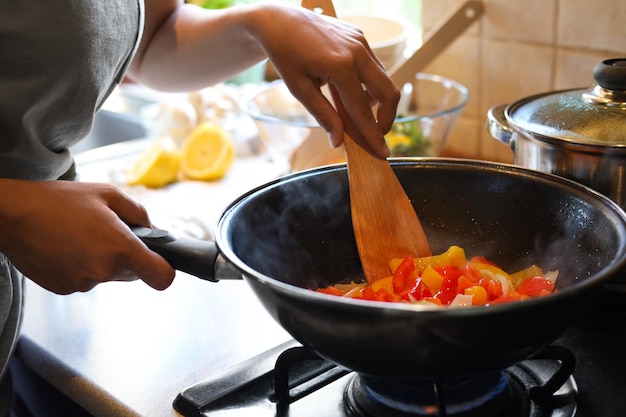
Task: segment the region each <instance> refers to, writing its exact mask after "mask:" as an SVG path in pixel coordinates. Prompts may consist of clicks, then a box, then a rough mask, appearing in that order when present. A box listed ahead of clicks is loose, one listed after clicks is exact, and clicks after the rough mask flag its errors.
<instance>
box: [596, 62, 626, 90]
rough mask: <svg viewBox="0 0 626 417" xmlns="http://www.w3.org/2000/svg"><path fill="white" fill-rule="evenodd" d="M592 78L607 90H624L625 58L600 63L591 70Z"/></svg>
mask: <svg viewBox="0 0 626 417" xmlns="http://www.w3.org/2000/svg"><path fill="white" fill-rule="evenodd" d="M593 78H594V79H595V80H596V82H597V83H598V85H600V87H602V88H605V89H607V90H626V58H615V59H607V60H605V61H602V62H600V63H599V64H597V65H596V66H595V67H594V68H593Z"/></svg>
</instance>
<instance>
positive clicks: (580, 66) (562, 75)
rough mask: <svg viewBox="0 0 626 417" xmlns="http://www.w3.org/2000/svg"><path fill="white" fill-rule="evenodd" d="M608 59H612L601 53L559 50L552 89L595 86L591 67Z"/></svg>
mask: <svg viewBox="0 0 626 417" xmlns="http://www.w3.org/2000/svg"><path fill="white" fill-rule="evenodd" d="M609 58H613V57H612V56H607V55H606V54H604V53H601V52H594V51H580V52H579V51H571V50H566V49H560V50H559V51H557V59H556V71H555V80H554V89H555V90H563V89H569V88H586V87H591V86H593V85H595V80H594V79H593V75H592V71H593V67H594V66H595V65H596V64H598V63H600V62H602V61H604V60H605V59H609Z"/></svg>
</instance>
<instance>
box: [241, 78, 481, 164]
mask: <svg viewBox="0 0 626 417" xmlns="http://www.w3.org/2000/svg"><path fill="white" fill-rule="evenodd" d="M402 93H403V96H402V100H401V102H400V105H399V106H398V117H397V119H396V121H395V123H394V125H393V128H392V130H391V132H389V133H388V134H387V135H386V136H385V139H386V140H387V143H388V145H389V147H390V148H391V151H392V155H391V156H392V157H406V156H438V155H440V154H441V151H442V149H443V147H444V145H445V143H446V140H447V139H448V137H449V135H450V132H451V131H452V129H453V127H454V126H455V124H456V122H457V120H458V118H459V116H460V115H461V113H462V111H463V109H464V108H465V106H466V104H467V101H468V99H469V92H468V90H467V88H466V87H465V86H463V85H462V84H460V83H458V82H457V81H454V80H452V79H449V78H446V77H442V76H439V75H431V74H423V73H418V74H416V75H415V80H414V82H413V83H407V85H405V86H404V88H403V89H402ZM245 108H246V111H247V113H248V115H249V116H250V117H251V118H252V120H253V121H254V124H255V125H256V127H257V130H258V132H259V136H260V137H261V140H262V141H263V144H264V145H265V147H266V149H267V152H268V154H269V155H270V157H271V158H272V159H273V160H274V162H276V163H277V164H279V165H282V166H284V170H285V172H290V171H299V170H301V169H307V168H312V167H316V166H321V165H326V164H330V163H336V162H341V161H344V160H345V158H344V154H343V149H331V148H330V146H329V144H328V138H327V136H326V133H325V132H324V130H323V129H322V128H321V127H320V126H319V124H318V123H317V121H316V120H315V119H314V118H313V116H311V115H310V114H309V112H308V111H307V110H306V108H305V107H304V106H303V105H302V104H301V103H300V102H299V101H298V100H296V99H295V97H293V96H292V95H291V93H290V92H289V90H288V88H287V86H286V85H285V84H284V82H283V81H282V80H276V81H273V82H271V83H268V84H267V85H266V86H265V87H263V88H262V89H261V90H259V91H257V92H256V93H255V94H254V95H252V96H251V97H250V98H249V99H247V100H246V103H245Z"/></svg>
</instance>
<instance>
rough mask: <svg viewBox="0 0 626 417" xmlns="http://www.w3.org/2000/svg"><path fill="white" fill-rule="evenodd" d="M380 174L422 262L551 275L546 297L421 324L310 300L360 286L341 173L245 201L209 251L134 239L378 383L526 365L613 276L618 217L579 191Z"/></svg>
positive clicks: (565, 183) (445, 171)
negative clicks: (248, 293) (453, 256)
mask: <svg viewBox="0 0 626 417" xmlns="http://www.w3.org/2000/svg"><path fill="white" fill-rule="evenodd" d="M392 165H393V167H394V170H395V172H396V174H397V175H398V178H399V179H400V182H401V183H402V184H403V186H404V187H405V189H406V191H407V194H408V195H409V197H410V198H411V200H412V201H413V203H414V205H415V209H416V210H417V212H418V216H419V218H420V219H421V221H422V224H423V227H424V229H425V231H426V235H427V236H428V238H429V243H430V246H431V248H432V250H433V253H439V252H443V251H444V250H446V249H447V248H448V247H449V246H450V245H459V246H461V247H463V248H464V249H465V251H466V255H467V256H468V258H469V257H471V256H474V255H483V256H486V257H487V258H488V259H490V260H492V261H493V262H496V263H497V264H499V265H501V266H502V267H504V269H505V270H508V271H511V272H513V271H516V270H519V269H522V268H524V267H527V266H529V265H531V264H533V263H536V264H538V265H539V266H541V267H542V268H543V269H544V270H546V271H547V270H552V269H558V270H559V271H560V274H559V278H558V281H557V288H558V293H557V294H554V295H550V296H547V297H544V298H540V299H536V300H530V301H524V302H516V303H510V304H505V305H497V306H491V307H475V308H457V309H452V308H450V309H438V310H435V311H432V310H431V311H424V310H420V309H419V308H416V307H415V306H411V305H404V304H391V303H378V302H368V301H360V300H350V299H342V298H339V297H334V296H330V295H324V294H319V293H316V292H314V291H310V290H309V289H310V288H317V287H320V286H326V285H328V284H334V283H337V282H347V281H350V280H354V279H360V277H361V269H360V263H359V259H358V255H357V251H356V247H355V242H354V236H353V233H352V226H351V220H350V210H349V194H348V181H347V173H346V167H345V165H337V166H330V167H324V168H318V169H314V170H310V171H304V172H300V173H296V174H293V175H290V176H287V177H284V178H281V179H278V180H276V181H273V182H270V183H268V184H266V185H264V186H262V187H259V188H257V189H255V190H253V191H251V192H249V193H247V194H245V195H243V196H242V197H240V198H239V199H238V200H236V201H235V202H233V203H232V204H231V205H230V207H229V208H228V209H227V210H226V211H225V212H224V213H223V215H222V217H221V219H220V221H219V224H218V227H217V232H216V242H215V243H214V242H202V241H191V243H192V245H191V246H188V243H190V242H189V241H187V240H179V239H174V238H172V237H171V236H170V235H166V236H163V237H161V238H156V239H153V238H151V237H150V236H146V233H145V232H146V230H143V231H141V230H139V231H137V233H138V234H140V235H142V234H143V235H144V241H145V242H147V244H148V245H149V246H151V247H152V248H153V249H154V250H156V251H158V252H160V253H162V254H163V255H164V256H165V257H166V258H167V259H168V260H169V261H170V262H171V263H172V264H173V265H174V266H175V267H176V268H177V269H181V270H184V271H187V272H190V273H192V274H194V275H198V276H201V277H203V278H205V279H214V280H217V279H221V278H225V277H226V278H227V277H233V276H235V277H241V276H242V275H243V277H244V278H245V279H246V281H247V282H248V283H249V284H250V285H251V287H252V288H253V290H254V291H255V293H256V294H257V296H258V297H259V299H260V300H261V302H262V303H263V305H264V306H265V307H266V308H267V310H268V311H269V312H270V313H271V314H272V316H273V317H274V318H275V319H276V320H277V321H278V322H279V323H280V324H281V325H282V326H283V327H284V328H285V329H286V330H287V331H288V332H289V333H290V334H291V335H292V336H293V337H294V338H295V339H297V340H298V341H299V342H301V343H302V344H304V345H305V346H308V347H309V348H312V349H313V350H315V351H317V352H318V353H319V354H321V355H322V356H324V357H326V358H327V359H330V360H331V361H334V362H336V363H338V364H340V365H343V366H345V367H347V368H349V369H353V370H356V371H358V372H360V373H364V374H371V375H378V376H389V377H411V378H415V377H445V376H453V375H464V374H470V373H474V372H481V371H486V370H495V369H500V368H505V367H507V366H510V365H511V364H513V363H515V362H517V361H519V360H522V359H525V358H527V357H529V356H530V355H532V354H533V353H535V352H537V351H538V350H540V349H541V348H542V347H544V346H545V345H547V344H549V343H550V342H552V341H553V340H554V339H556V338H557V337H558V336H559V334H560V333H561V332H562V331H564V330H565V329H566V328H567V327H568V326H569V325H570V324H571V323H572V322H573V321H574V320H575V319H576V317H577V313H579V312H580V311H582V310H583V308H582V307H583V303H584V302H585V300H586V298H587V296H588V295H589V293H590V292H591V289H592V288H593V287H596V286H598V284H600V283H601V282H603V281H605V280H607V279H609V278H610V277H611V276H612V275H613V274H615V273H616V272H617V271H619V270H620V269H621V268H623V267H624V265H625V262H626V218H625V214H624V212H623V211H622V210H621V209H620V208H619V207H618V206H617V205H616V204H615V203H613V202H612V201H611V200H609V199H608V198H606V197H603V196H601V195H600V194H598V193H596V192H594V191H592V190H590V189H589V188H587V187H584V186H582V185H579V184H576V183H574V182H572V181H569V180H566V179H563V178H560V177H557V176H553V175H549V174H544V173H539V172H535V171H531V170H528V169H524V168H518V167H514V166H508V165H501V164H492V163H486V162H477V161H466V160H454V159H440V158H439V159H417V160H411V159H406V160H397V161H394V162H392ZM155 233H158V232H155ZM149 234H150V233H147V235H149ZM233 272H234V274H233ZM233 302H234V303H236V302H237V300H233Z"/></svg>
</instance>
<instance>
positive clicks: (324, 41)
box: [256, 7, 400, 156]
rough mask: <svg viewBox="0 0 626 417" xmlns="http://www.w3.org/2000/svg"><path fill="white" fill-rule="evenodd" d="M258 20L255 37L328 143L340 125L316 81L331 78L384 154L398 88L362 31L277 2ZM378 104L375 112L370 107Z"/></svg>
mask: <svg viewBox="0 0 626 417" xmlns="http://www.w3.org/2000/svg"><path fill="white" fill-rule="evenodd" d="M280 10H281V13H274V15H273V16H272V17H271V18H270V17H269V16H267V18H268V20H269V19H271V20H272V24H268V22H267V21H265V20H262V21H260V22H259V23H258V24H257V25H256V27H257V32H256V33H257V36H256V38H257V39H258V41H259V42H260V44H261V46H262V48H263V49H264V51H265V52H266V53H267V56H268V57H269V59H270V61H271V62H272V64H273V65H274V67H275V69H276V71H277V73H278V74H279V75H280V76H281V78H282V79H283V80H284V81H285V84H287V86H288V87H289V90H290V91H291V93H292V94H293V95H294V96H295V97H296V98H297V99H298V100H299V101H300V102H301V103H302V104H303V105H304V106H305V107H306V108H307V110H308V111H309V112H310V113H311V114H312V115H313V116H314V117H315V118H316V120H317V121H318V123H319V124H320V125H321V126H322V127H323V128H324V129H325V130H326V132H327V133H328V134H329V136H330V139H331V144H332V145H333V146H339V145H340V144H341V143H342V141H343V133H344V126H343V124H342V122H341V120H340V118H339V116H338V114H337V112H336V111H335V109H334V107H333V106H332V104H331V103H330V101H329V100H328V98H327V97H326V96H325V95H324V94H322V91H321V87H322V86H324V85H326V84H332V85H333V86H334V87H335V88H336V90H337V91H338V93H339V96H340V98H341V101H342V103H343V106H344V107H345V109H346V111H347V113H348V115H349V116H350V118H351V119H352V122H353V124H354V125H355V126H356V128H357V129H359V132H360V133H361V135H362V136H363V137H364V138H365V140H366V141H367V142H368V144H369V145H370V146H371V147H372V149H373V150H374V151H375V152H376V153H378V154H379V155H381V156H389V149H388V147H387V145H386V143H385V140H384V138H383V135H384V134H385V133H387V132H388V131H389V130H390V129H391V126H392V124H393V121H394V119H395V117H396V109H397V106H398V101H399V99H400V92H399V90H398V89H397V88H396V87H395V85H394V84H393V82H392V81H391V79H390V78H389V77H388V76H387V73H386V72H385V69H384V67H383V65H382V64H381V63H380V61H379V60H378V58H377V57H376V56H375V55H374V53H373V52H372V50H371V49H370V47H369V45H368V44H367V41H366V40H365V38H364V36H363V33H362V32H361V31H360V30H359V29H357V28H355V27H354V26H352V25H349V24H347V23H345V22H342V21H340V20H337V19H334V18H329V17H326V16H321V15H319V14H316V13H312V12H309V11H307V10H305V9H302V8H293V9H291V8H284V7H283V8H281V9H280ZM374 105H377V113H376V115H374V114H373V113H372V107H373V106H374Z"/></svg>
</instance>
